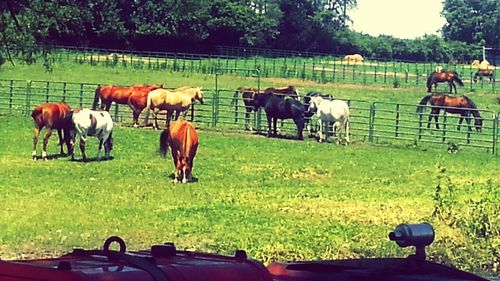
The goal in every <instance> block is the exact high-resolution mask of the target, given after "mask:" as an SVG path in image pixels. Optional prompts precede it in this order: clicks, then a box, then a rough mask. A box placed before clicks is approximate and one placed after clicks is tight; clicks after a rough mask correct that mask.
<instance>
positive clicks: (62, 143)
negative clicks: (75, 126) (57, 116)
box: [57, 129, 64, 155]
mask: <svg viewBox="0 0 500 281" xmlns="http://www.w3.org/2000/svg"><path fill="white" fill-rule="evenodd" d="M57 136H58V137H59V145H60V146H61V155H64V150H63V145H64V141H63V136H62V129H57Z"/></svg>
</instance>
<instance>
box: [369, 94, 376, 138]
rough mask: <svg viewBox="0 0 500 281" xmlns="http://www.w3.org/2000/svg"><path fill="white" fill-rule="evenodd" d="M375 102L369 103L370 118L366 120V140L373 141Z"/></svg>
mask: <svg viewBox="0 0 500 281" xmlns="http://www.w3.org/2000/svg"><path fill="white" fill-rule="evenodd" d="M375 108H376V107H375V103H372V104H370V120H369V121H368V140H369V141H370V142H373V128H374V125H375V124H374V123H375V110H376V109H375Z"/></svg>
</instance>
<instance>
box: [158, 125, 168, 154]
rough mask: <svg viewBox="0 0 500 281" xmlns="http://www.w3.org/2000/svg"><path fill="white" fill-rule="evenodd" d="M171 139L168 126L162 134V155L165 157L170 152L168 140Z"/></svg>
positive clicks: (160, 150)
mask: <svg viewBox="0 0 500 281" xmlns="http://www.w3.org/2000/svg"><path fill="white" fill-rule="evenodd" d="M169 138H170V126H167V127H166V128H165V129H163V131H162V132H161V134H160V149H159V152H160V155H161V156H163V157H165V156H166V154H167V151H168V140H169Z"/></svg>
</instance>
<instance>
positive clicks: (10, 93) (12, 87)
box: [9, 80, 14, 111]
mask: <svg viewBox="0 0 500 281" xmlns="http://www.w3.org/2000/svg"><path fill="white" fill-rule="evenodd" d="M13 98H14V80H10V84H9V111H10V110H11V109H12V100H13Z"/></svg>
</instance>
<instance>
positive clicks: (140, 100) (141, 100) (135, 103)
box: [127, 86, 190, 127]
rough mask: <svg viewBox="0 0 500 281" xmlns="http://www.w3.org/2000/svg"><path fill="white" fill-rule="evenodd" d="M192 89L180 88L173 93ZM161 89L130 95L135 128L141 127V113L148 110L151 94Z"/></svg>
mask: <svg viewBox="0 0 500 281" xmlns="http://www.w3.org/2000/svg"><path fill="white" fill-rule="evenodd" d="M188 88H190V87H187V86H184V87H180V88H176V89H174V90H172V91H182V90H186V89H188ZM156 89H159V88H152V89H150V90H144V89H143V90H142V91H136V92H134V93H132V94H131V95H130V97H129V98H128V101H127V104H128V106H129V107H130V108H131V109H132V117H133V120H134V121H133V122H134V127H139V115H141V112H142V111H143V110H144V108H146V106H147V103H148V95H149V92H151V91H153V90H156Z"/></svg>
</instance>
